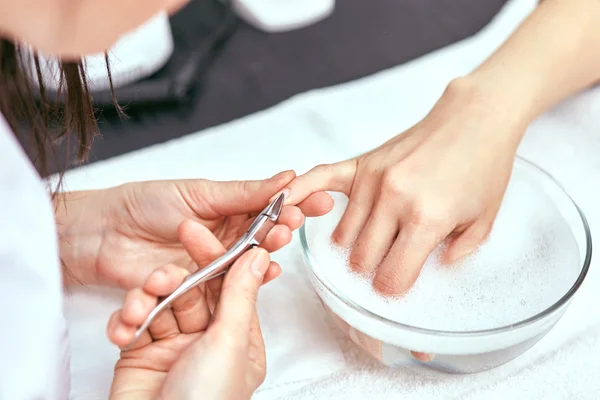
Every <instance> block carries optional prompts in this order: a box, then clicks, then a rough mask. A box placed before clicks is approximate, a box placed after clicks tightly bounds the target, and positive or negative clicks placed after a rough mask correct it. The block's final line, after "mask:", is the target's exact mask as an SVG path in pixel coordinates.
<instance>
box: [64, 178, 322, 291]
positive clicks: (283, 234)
mask: <svg viewBox="0 0 600 400" xmlns="http://www.w3.org/2000/svg"><path fill="white" fill-rule="evenodd" d="M294 177H295V174H294V172H293V171H287V172H283V173H280V174H278V175H276V176H274V177H272V178H270V179H267V180H264V181H235V182H214V181H209V180H201V179H198V180H175V181H150V182H139V183H130V184H125V185H122V186H118V187H114V188H110V189H106V190H97V191H88V192H73V193H69V194H67V195H64V196H62V198H61V196H59V198H58V199H57V221H58V229H59V235H60V239H61V248H60V250H61V257H62V259H63V261H64V262H65V265H66V281H67V282H70V283H76V282H82V283H85V284H100V285H108V286H116V287H120V288H124V289H129V288H133V287H137V286H140V285H142V283H143V282H145V280H146V278H147V277H148V274H149V273H150V272H151V271H153V270H154V269H156V268H157V267H159V266H162V265H165V264H175V265H178V266H181V267H184V268H186V269H188V270H189V271H194V270H196V269H197V265H198V263H197V262H194V260H192V259H191V258H190V256H189V254H188V252H187V251H186V250H185V248H184V246H183V244H182V242H181V241H180V238H179V236H180V233H181V232H178V229H186V228H185V227H186V226H187V225H185V224H184V225H183V227H182V228H180V225H181V223H182V222H183V221H184V220H192V221H196V222H198V223H200V224H202V225H204V226H205V227H206V228H208V229H209V230H210V231H211V232H212V233H213V234H214V235H215V236H216V238H217V239H218V240H219V241H220V242H221V243H222V244H223V246H225V247H227V248H228V247H229V246H230V245H231V244H232V243H233V242H235V241H236V240H238V238H239V237H240V236H241V235H242V234H243V233H244V232H245V230H246V229H247V228H248V227H249V225H250V223H251V222H252V220H253V218H254V216H255V215H256V214H257V213H258V212H260V211H261V210H262V209H263V208H264V207H266V206H267V204H268V203H269V200H270V198H271V197H272V196H273V195H275V194H276V193H277V192H279V191H281V190H282V189H283V188H284V187H285V185H287V184H288V183H290V181H291V180H292V179H294ZM331 206H332V203H331V199H330V198H329V196H328V195H326V194H323V193H321V194H317V195H315V196H311V197H310V198H307V199H306V201H304V202H302V203H301V204H298V206H287V207H284V209H283V210H282V213H281V216H280V219H279V223H278V225H277V226H275V227H274V228H273V229H272V230H271V232H270V233H269V235H268V236H267V238H266V239H265V241H264V242H263V244H262V247H264V248H265V249H266V250H267V251H269V252H273V251H276V250H278V249H280V248H281V247H283V246H284V245H286V244H287V243H289V241H290V240H291V231H292V230H294V229H297V228H299V227H300V226H301V225H302V222H303V218H304V214H305V215H308V216H316V215H322V214H324V213H326V212H328V211H329V210H330V209H331ZM275 272H276V271H273V272H269V273H268V275H269V274H272V273H275ZM269 276H270V275H269ZM218 281H219V280H216V282H218ZM215 286H218V284H215Z"/></svg>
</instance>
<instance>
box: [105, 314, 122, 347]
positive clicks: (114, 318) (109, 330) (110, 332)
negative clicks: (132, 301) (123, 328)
mask: <svg viewBox="0 0 600 400" xmlns="http://www.w3.org/2000/svg"><path fill="white" fill-rule="evenodd" d="M120 314H121V311H120V310H119V311H115V312H114V313H112V315H111V316H110V318H109V319H108V324H107V325H106V336H107V337H108V340H110V341H111V342H112V343H115V336H114V331H115V328H116V327H117V324H118V323H119V319H120ZM115 344H116V343H115Z"/></svg>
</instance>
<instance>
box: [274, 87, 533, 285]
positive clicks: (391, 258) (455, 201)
mask: <svg viewBox="0 0 600 400" xmlns="http://www.w3.org/2000/svg"><path fill="white" fill-rule="evenodd" d="M504 106H509V105H504ZM502 107H503V105H501V104H490V103H488V102H486V101H484V100H483V96H482V95H480V93H479V92H478V91H477V90H476V88H475V87H472V86H471V85H470V84H469V81H468V80H467V79H466V78H465V79H464V80H458V81H456V82H453V83H451V84H450V86H449V87H448V89H447V90H446V92H445V93H444V95H443V96H442V98H441V99H440V100H439V101H438V103H437V104H436V105H435V107H434V108H433V110H432V111H431V112H430V113H429V115H427V116H426V117H425V118H424V119H423V120H422V121H421V122H419V123H418V124H417V125H416V126H414V127H413V128H411V129H409V130H408V131H406V132H405V133H404V134H402V135H399V136H397V137H395V138H393V139H392V140H390V141H388V142H387V143H385V144H383V145H382V146H380V147H379V148H377V149H375V150H373V151H371V152H369V153H366V154H364V155H362V156H360V157H357V158H355V159H351V160H348V161H344V162H340V163H336V164H332V165H321V166H318V167H316V168H314V169H313V170H311V171H309V172H308V173H306V174H305V175H303V176H300V177H298V178H296V179H295V180H294V181H293V182H292V183H291V184H290V185H289V186H288V188H289V190H290V194H289V197H288V199H287V201H286V204H296V203H298V202H301V201H303V200H304V199H307V198H308V197H309V196H311V195H314V194H315V193H318V192H319V191H326V190H330V191H338V192H343V193H345V194H346V195H348V196H349V203H348V208H347V209H346V211H345V213H344V215H343V217H342V219H341V221H340V223H339V225H338V226H337V228H336V230H335V231H334V234H333V240H334V242H336V243H338V244H340V245H342V246H352V252H351V255H350V264H351V267H352V269H353V270H354V271H356V272H359V273H364V274H371V273H373V272H376V274H375V278H374V287H375V288H376V289H377V290H378V291H379V292H381V293H382V294H385V295H399V294H402V293H404V292H406V291H407V290H408V289H409V288H410V287H411V286H412V284H413V283H414V282H415V280H416V279H417V277H418V274H419V272H420V270H421V267H422V266H423V264H424V262H425V260H426V259H427V257H428V256H429V254H430V253H431V252H432V251H433V250H434V248H435V247H436V246H437V245H438V244H440V243H441V242H442V241H444V240H445V239H446V238H448V239H449V243H448V248H447V250H446V251H445V254H444V261H446V262H453V261H455V260H457V259H459V258H461V257H463V256H465V255H467V254H468V253H470V252H471V251H473V250H474V249H475V248H476V247H477V246H478V245H479V244H480V243H481V242H482V241H483V240H484V239H485V238H486V236H487V235H488V233H489V231H490V229H491V227H492V224H493V221H494V219H495V216H496V214H497V212H498V209H499V206H500V203H501V201H502V198H503V195H504V192H505V189H506V186H507V183H508V180H509V177H510V174H511V170H512V165H513V161H514V157H515V153H516V149H517V147H518V144H519V142H520V139H521V137H522V135H523V133H524V131H525V128H526V124H525V123H521V121H520V120H519V119H518V118H515V117H513V116H511V114H510V113H509V112H508V111H507V109H504V108H502Z"/></svg>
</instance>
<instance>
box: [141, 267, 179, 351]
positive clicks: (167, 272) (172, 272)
mask: <svg viewBox="0 0 600 400" xmlns="http://www.w3.org/2000/svg"><path fill="white" fill-rule="evenodd" d="M188 275H189V272H188V271H187V270H186V269H184V268H181V267H178V266H176V265H165V266H163V267H160V268H157V269H156V271H154V272H153V273H152V275H150V276H149V277H148V280H147V281H146V283H145V284H144V291H145V292H146V293H149V294H152V295H154V296H156V297H159V296H160V297H166V296H168V295H170V294H171V293H173V291H175V289H177V287H178V286H179V285H181V283H182V282H183V281H184V280H185V278H186V277H187V276H188ZM174 306H175V302H174V303H173V304H172V307H171V308H170V309H167V310H165V311H163V312H161V313H160V314H158V315H157V317H156V318H155V319H154V321H152V323H151V324H150V326H149V327H148V331H149V332H150V335H151V336H152V338H153V339H154V340H160V339H164V338H167V337H169V336H173V335H176V334H178V333H179V332H181V331H180V330H179V324H178V322H177V319H176V317H175V315H174V309H173V307H174Z"/></svg>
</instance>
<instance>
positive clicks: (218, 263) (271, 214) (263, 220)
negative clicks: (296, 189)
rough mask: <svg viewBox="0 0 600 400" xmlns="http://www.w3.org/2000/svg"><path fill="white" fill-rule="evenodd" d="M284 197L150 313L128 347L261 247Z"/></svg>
mask: <svg viewBox="0 0 600 400" xmlns="http://www.w3.org/2000/svg"><path fill="white" fill-rule="evenodd" d="M284 201H285V194H284V193H282V194H280V195H279V196H277V198H276V199H274V200H273V201H272V202H271V204H269V205H268V206H267V207H266V208H265V209H264V210H263V211H262V212H261V213H260V214H259V215H258V216H257V217H256V219H255V220H254V222H252V224H251V225H250V227H249V228H248V230H247V231H246V233H244V235H243V236H242V237H241V238H240V239H239V240H238V241H237V242H236V243H235V244H234V245H233V246H232V247H231V248H230V249H229V250H228V251H227V252H226V253H225V254H223V255H222V256H221V257H219V258H217V259H216V260H215V261H213V262H212V263H210V264H209V265H207V266H206V267H204V268H202V269H201V270H199V271H197V272H195V273H193V274H192V275H190V276H189V277H188V278H187V279H186V280H185V281H184V282H183V283H182V284H181V285H180V286H179V287H178V288H177V289H175V291H174V292H173V293H171V294H170V295H169V296H168V297H166V298H165V299H164V300H163V301H161V302H160V303H159V304H158V305H157V306H156V307H154V309H153V310H152V312H150V314H148V317H146V320H145V321H144V323H143V324H142V325H141V326H140V327H139V329H138V330H137V331H136V332H135V336H134V337H133V340H132V341H131V342H130V343H129V345H128V346H127V347H126V348H125V350H128V349H130V348H131V347H132V346H133V345H134V344H135V342H136V341H137V340H138V339H139V338H140V336H141V335H142V334H143V333H144V331H145V330H146V329H148V327H149V326H150V324H151V323H152V321H153V320H154V318H156V316H157V315H158V314H160V313H161V312H162V311H164V310H166V309H167V308H168V307H169V306H170V305H171V303H173V301H175V300H176V299H177V298H178V297H180V296H181V295H183V294H184V293H186V292H187V291H188V290H190V289H192V288H194V287H196V286H197V285H199V284H201V283H202V282H206V281H209V280H211V279H213V278H216V277H217V276H220V275H223V274H224V273H226V272H227V271H228V270H229V267H230V266H231V264H233V263H234V262H235V260H237V259H238V258H239V257H240V256H241V255H242V254H244V253H245V252H246V251H248V250H250V249H252V248H254V247H256V246H258V245H260V244H261V243H262V242H263V240H265V238H266V237H267V234H268V233H269V232H270V231H271V229H272V228H273V227H274V226H275V225H276V224H277V220H278V219H279V215H280V214H281V209H282V208H283V202H284Z"/></svg>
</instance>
